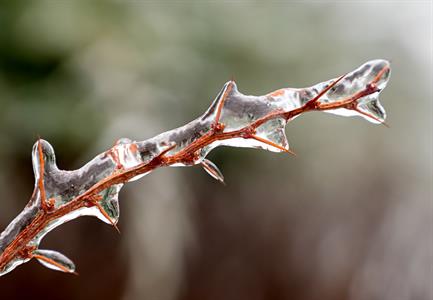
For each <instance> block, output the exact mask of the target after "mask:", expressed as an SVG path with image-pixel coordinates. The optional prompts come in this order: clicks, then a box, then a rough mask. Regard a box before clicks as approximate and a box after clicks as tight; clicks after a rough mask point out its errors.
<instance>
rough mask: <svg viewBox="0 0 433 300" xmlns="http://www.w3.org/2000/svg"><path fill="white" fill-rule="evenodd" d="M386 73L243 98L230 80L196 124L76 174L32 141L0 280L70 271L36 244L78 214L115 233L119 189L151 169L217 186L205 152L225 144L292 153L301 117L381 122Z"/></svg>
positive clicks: (371, 68) (123, 149)
mask: <svg viewBox="0 0 433 300" xmlns="http://www.w3.org/2000/svg"><path fill="white" fill-rule="evenodd" d="M389 74H390V67H389V63H388V62H387V61H385V60H373V61H369V62H367V63H365V64H363V65H362V66H360V67H359V68H358V69H356V70H354V71H353V72H350V73H348V74H346V75H343V76H341V77H338V78H335V79H331V80H328V81H325V82H322V83H319V84H316V85H314V86H312V87H308V88H302V89H293V88H284V89H280V90H277V91H274V92H272V93H269V94H266V95H264V96H247V95H244V94H242V93H240V92H239V91H238V89H237V86H236V84H235V82H234V81H229V82H227V83H226V84H225V85H224V87H223V88H222V90H221V91H220V92H219V94H218V95H217V97H216V98H215V100H214V102H213V103H212V105H211V106H210V108H209V109H208V110H207V111H206V112H205V113H204V114H203V115H202V116H200V117H199V118H197V119H195V120H193V121H192V122H190V123H188V124H186V125H184V126H182V127H179V128H176V129H173V130H170V131H167V132H164V133H162V134H160V135H157V136H155V137H153V138H150V139H148V140H144V141H138V142H137V141H131V140H129V139H126V138H123V139H120V140H118V141H117V143H116V144H115V145H114V146H113V147H112V148H111V149H108V150H107V151H105V152H103V153H101V154H99V155H98V156H96V157H95V158H94V159H93V160H91V161H90V162H88V163H87V164H86V165H85V166H83V167H82V168H80V169H78V170H75V171H64V170H59V169H58V167H57V165H56V159H55V155H54V150H53V148H52V147H51V145H50V144H49V143H48V142H46V141H44V140H38V141H37V142H36V143H35V145H34V147H33V151H32V162H33V170H34V174H35V188H34V192H33V194H32V196H31V198H30V201H29V203H28V204H27V206H26V207H25V208H24V210H23V211H22V212H21V213H20V214H19V215H18V216H17V217H16V218H15V219H14V220H13V221H12V222H11V223H10V224H9V225H8V226H7V228H6V229H5V230H4V231H3V232H2V233H1V235H0V275H4V274H6V273H8V272H10V271H11V270H13V269H14V268H15V267H16V266H18V265H20V264H22V263H25V262H27V261H29V260H30V259H32V258H35V259H37V260H38V261H40V262H41V263H42V264H43V265H44V266H47V267H49V268H52V269H55V270H60V271H63V272H69V273H75V266H74V264H73V263H72V261H71V260H69V259H68V258H67V257H65V256H64V255H63V254H60V253H58V252H56V251H52V250H43V249H39V244H40V242H41V240H42V238H43V237H44V236H45V235H46V234H47V233H48V232H50V231H51V230H52V229H54V228H55V227H57V226H59V225H61V224H63V223H65V222H67V221H69V220H72V219H75V218H77V217H79V216H84V215H91V216H96V217H98V218H99V219H101V220H102V221H104V222H106V223H108V224H111V225H113V226H115V227H116V223H117V222H118V220H119V202H118V194H119V191H120V189H121V188H122V186H123V184H125V183H127V182H129V181H132V180H136V179H138V178H140V177H142V176H144V175H146V174H148V173H150V172H151V171H153V170H155V169H156V168H159V167H163V166H191V165H197V164H200V165H201V166H203V168H204V169H205V170H206V171H207V172H208V173H209V174H210V175H211V176H212V177H214V178H215V179H217V180H219V181H221V182H223V181H224V179H223V176H222V173H221V172H220V171H219V170H218V168H217V167H216V166H215V165H214V164H213V163H212V162H211V161H209V160H207V159H206V156H207V154H208V153H209V152H210V151H211V150H212V149H214V148H215V147H218V146H221V145H225V146H233V147H249V148H259V149H265V150H269V151H273V152H288V153H291V151H290V150H289V143H288V141H287V138H286V135H285V131H284V129H285V126H286V124H287V123H288V121H291V120H293V119H294V118H295V117H297V116H298V115H300V114H302V113H305V112H308V111H324V112H328V113H332V114H337V115H342V116H356V115H357V116H361V117H363V118H365V119H367V120H368V121H370V122H373V123H383V122H384V120H385V111H384V109H383V107H382V106H381V105H380V103H379V100H378V96H379V93H380V91H381V90H382V89H383V88H384V87H385V86H386V84H387V81H388V79H389ZM116 229H117V227H116Z"/></svg>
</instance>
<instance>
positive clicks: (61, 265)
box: [32, 249, 78, 275]
mask: <svg viewBox="0 0 433 300" xmlns="http://www.w3.org/2000/svg"><path fill="white" fill-rule="evenodd" d="M32 257H33V258H36V259H37V260H38V261H39V262H40V263H41V264H42V265H43V266H45V267H47V268H49V269H52V270H56V271H61V272H65V273H71V274H74V275H78V273H77V272H75V264H74V263H73V262H72V261H71V260H70V259H69V258H67V257H66V256H65V255H63V254H62V253H60V252H57V251H53V250H41V249H38V250H35V251H33V253H32Z"/></svg>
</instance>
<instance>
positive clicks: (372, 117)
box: [353, 107, 390, 128]
mask: <svg viewBox="0 0 433 300" xmlns="http://www.w3.org/2000/svg"><path fill="white" fill-rule="evenodd" d="M353 110H354V111H356V112H357V113H359V114H361V115H364V116H366V117H369V118H371V119H373V120H375V121H376V122H378V123H379V124H381V125H383V126H385V127H387V128H390V127H389V125H388V124H387V123H385V121H382V120H380V119H379V118H377V117H375V116H373V115H370V114H368V113H366V112H364V111H362V110H360V109H359V108H358V107H355V108H353Z"/></svg>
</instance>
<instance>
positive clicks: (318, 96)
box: [305, 73, 347, 106]
mask: <svg viewBox="0 0 433 300" xmlns="http://www.w3.org/2000/svg"><path fill="white" fill-rule="evenodd" d="M346 75H347V73H346V74H344V75H341V76H340V77H339V78H338V79H337V80H335V81H334V82H332V83H331V84H330V85H328V86H327V87H326V88H324V89H323V90H322V91H321V92H320V93H319V94H318V95H317V96H316V97H314V98H313V99H311V100H308V101H307V103H305V106H308V105H311V103H315V102H316V101H317V100H319V99H320V97H322V96H323V95H324V94H325V93H326V92H327V91H329V90H330V89H331V88H333V87H334V86H335V85H336V84H337V83H338V82H339V81H340V80H341V79H343V78H344V77H345V76H346Z"/></svg>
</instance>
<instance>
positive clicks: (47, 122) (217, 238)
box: [0, 0, 433, 300]
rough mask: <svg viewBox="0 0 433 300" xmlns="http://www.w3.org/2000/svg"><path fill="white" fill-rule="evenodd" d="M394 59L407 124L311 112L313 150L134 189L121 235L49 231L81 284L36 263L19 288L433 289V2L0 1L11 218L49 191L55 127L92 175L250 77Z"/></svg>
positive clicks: (10, 282) (86, 294)
mask: <svg viewBox="0 0 433 300" xmlns="http://www.w3.org/2000/svg"><path fill="white" fill-rule="evenodd" d="M374 58H385V59H389V60H391V63H392V68H393V71H392V72H393V73H392V77H391V80H390V83H389V85H388V87H387V88H386V90H385V91H384V92H383V93H382V96H381V99H382V103H383V104H384V106H385V108H386V110H387V112H388V116H389V117H388V120H387V121H388V123H389V124H390V126H391V127H390V128H386V127H384V126H376V125H372V124H370V123H367V122H365V121H364V120H362V119H360V118H342V117H337V116H332V115H327V114H321V113H311V114H307V115H304V116H302V117H300V118H298V119H296V120H295V121H293V122H292V123H291V124H289V126H288V129H287V135H288V139H289V142H290V143H291V146H292V148H293V149H294V151H295V152H297V153H298V156H297V157H288V156H286V155H278V154H274V153H269V152H264V151H257V150H251V149H235V148H219V149H217V150H215V151H214V152H212V153H211V155H210V158H211V159H212V160H213V161H214V162H215V163H216V164H217V165H219V166H220V169H221V170H222V171H223V173H224V175H225V177H226V181H227V186H223V185H220V184H218V183H217V182H216V181H214V180H213V179H211V178H210V177H209V176H208V175H207V174H206V173H205V172H203V171H202V170H200V168H198V167H193V168H170V169H161V170H157V171H156V172H154V173H152V174H151V175H149V176H147V177H145V178H143V179H142V180H140V181H137V182H134V183H131V184H128V185H127V186H126V187H125V188H124V189H123V190H122V191H121V195H120V197H121V221H120V224H119V226H120V229H121V231H122V234H121V235H120V236H119V235H118V234H116V232H115V231H114V230H113V229H112V228H111V227H110V226H107V225H105V224H103V223H102V222H99V221H98V220H96V219H94V218H80V219H78V220H75V221H73V222H70V223H68V224H65V225H63V226H61V227H60V228H58V229H57V230H56V231H55V232H52V233H51V234H50V235H48V236H47V237H46V238H45V240H44V242H43V243H42V244H43V247H44V248H48V249H54V250H58V251H61V252H63V253H65V254H66V255H67V256H68V257H70V258H71V259H72V260H74V262H75V263H76V264H77V267H78V272H79V273H80V275H79V276H77V277H74V276H68V275H65V274H61V273H58V272H53V271H51V270H48V269H46V268H44V267H42V266H41V265H39V264H38V263H37V262H35V261H32V262H30V263H27V264H25V265H23V266H20V267H19V268H17V269H16V270H15V271H13V272H12V273H10V274H8V275H7V276H4V277H1V278H0V293H1V299H30V298H31V299H45V300H50V299H65V300H67V299H105V300H108V299H127V300H129V299H156V300H165V299H167V300H169V299H197V300H198V299H215V300H217V299H218V300H219V299H251V300H256V299H257V300H259V299H298V300H304V299H305V300H307V299H321V300H327V299H333V300H334V299H354V300H358V299H360V300H364V299H380V300H388V299H389V300H406V299H407V300H409V299H417V300H418V299H420V300H429V299H432V297H433V291H432V285H431V280H432V278H433V271H432V266H433V241H432V238H433V235H432V232H433V229H432V228H433V207H432V181H433V180H432V111H433V110H432V86H431V82H432V3H431V1H398V2H397V1H395V2H393V1H377V2H376V1H368V2H366V3H363V2H356V1H350V2H349V3H344V2H336V1H334V2H305V3H304V2H295V3H291V4H290V3H285V2H283V1H278V2H276V1H264V2H260V1H235V2H229V1H226V2H224V4H217V2H213V1H201V2H200V1H164V2H159V1H60V0H59V1H2V2H1V4H0V108H1V109H0V161H1V164H0V191H1V192H2V195H1V208H0V228H5V227H6V226H7V224H8V223H9V222H10V221H11V220H12V219H13V217H15V216H16V215H17V214H18V212H19V211H21V209H22V208H23V207H24V205H25V204H26V203H27V200H28V198H29V197H30V195H31V192H32V189H33V184H34V183H33V173H32V167H31V161H30V151H31V147H32V145H33V143H34V142H35V140H36V139H37V138H38V136H40V137H42V138H44V139H46V140H48V141H49V142H50V143H52V145H53V146H54V149H55V150H56V154H57V161H58V165H59V166H60V167H61V168H63V169H75V168H78V167H80V166H81V165H83V164H84V163H86V162H87V161H88V160H90V159H91V158H92V157H94V156H95V155H96V154H98V153H100V152H102V151H104V150H106V149H108V148H110V147H111V146H112V145H113V143H114V142H115V141H116V140H117V139H118V138H120V137H129V138H131V139H135V140H143V139H146V138H149V137H151V136H153V135H155V134H157V133H160V132H163V131H166V130H168V129H171V128H173V127H177V126H180V125H183V124H185V123H186V122H188V121H190V120H192V119H193V118H195V117H197V116H198V115H200V114H201V113H202V112H204V111H205V110H206V108H207V107H208V105H209V104H210V103H211V101H212V99H213V98H214V97H215V95H216V94H217V92H218V91H219V89H220V88H221V87H222V85H223V84H224V83H225V82H226V81H227V80H228V79H230V78H232V77H234V78H235V80H236V82H237V83H238V87H239V89H240V91H242V92H244V93H246V94H254V95H261V94H265V93H267V92H270V91H273V90H275V89H278V88H282V87H288V86H290V87H303V86H309V85H312V84H315V83H317V82H320V81H323V80H327V79H330V78H333V77H336V76H338V75H340V74H343V73H345V72H348V71H351V70H352V69H354V68H356V67H358V66H359V65H360V64H362V63H363V62H365V61H367V60H370V59H374Z"/></svg>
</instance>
